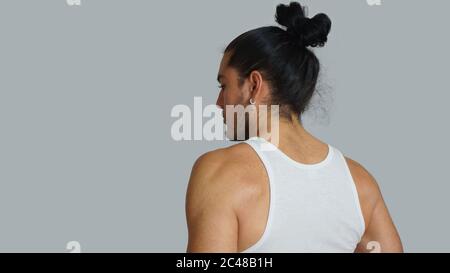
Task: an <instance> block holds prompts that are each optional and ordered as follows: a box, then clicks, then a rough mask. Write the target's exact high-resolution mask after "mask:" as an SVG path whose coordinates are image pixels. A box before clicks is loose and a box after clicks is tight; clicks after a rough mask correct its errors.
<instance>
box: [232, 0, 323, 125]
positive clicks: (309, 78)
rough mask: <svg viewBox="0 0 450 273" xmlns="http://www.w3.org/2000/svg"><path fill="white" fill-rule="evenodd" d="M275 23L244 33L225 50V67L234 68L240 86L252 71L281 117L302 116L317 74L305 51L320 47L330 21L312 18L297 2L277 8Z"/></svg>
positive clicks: (316, 65)
mask: <svg viewBox="0 0 450 273" xmlns="http://www.w3.org/2000/svg"><path fill="white" fill-rule="evenodd" d="M275 19H276V22H277V23H278V24H280V25H281V26H283V27H284V28H282V27H278V26H268V27H261V28H257V29H254V30H250V31H248V32H245V33H243V34H241V35H240V36H238V37H237V38H235V39H234V40H233V41H232V42H231V43H230V44H229V45H228V46H227V47H226V49H225V53H228V52H229V53H230V59H229V62H228V65H229V66H231V67H233V68H235V69H236V70H237V71H238V73H239V77H240V84H242V83H243V80H244V79H245V78H247V77H248V76H249V75H250V73H251V72H252V71H254V70H257V71H259V72H260V73H261V74H262V75H263V77H264V79H265V80H267V81H268V82H269V84H270V87H271V104H277V105H280V115H285V116H288V117H290V114H291V113H292V112H294V113H295V114H298V115H300V114H302V113H303V112H304V111H305V109H306V108H307V106H308V104H309V102H310V100H311V97H312V95H313V93H314V91H315V88H316V83H317V79H318V75H319V71H320V63H319V60H318V59H317V57H316V55H315V54H314V53H313V52H312V51H311V50H310V49H309V48H308V47H323V46H324V45H325V43H326V42H327V36H328V33H329V32H330V29H331V20H330V18H329V17H328V16H327V15H326V14H323V13H320V14H317V15H315V16H314V17H312V18H308V17H307V16H306V15H305V8H304V7H302V6H301V5H300V4H299V3H297V2H291V3H290V4H289V5H283V4H280V5H278V6H277V8H276V15H275Z"/></svg>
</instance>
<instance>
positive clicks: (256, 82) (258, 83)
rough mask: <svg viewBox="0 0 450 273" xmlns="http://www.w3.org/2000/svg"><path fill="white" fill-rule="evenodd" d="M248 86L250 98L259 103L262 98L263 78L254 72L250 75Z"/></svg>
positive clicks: (257, 72) (256, 71)
mask: <svg viewBox="0 0 450 273" xmlns="http://www.w3.org/2000/svg"><path fill="white" fill-rule="evenodd" d="M249 85H250V86H249V89H250V90H249V91H250V93H249V94H250V97H251V98H253V99H254V100H255V101H257V102H260V101H261V100H262V98H263V97H264V94H262V93H263V90H262V86H263V77H262V75H261V73H260V72H259V71H258V70H254V71H252V72H251V73H250V76H249Z"/></svg>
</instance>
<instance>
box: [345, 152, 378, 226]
mask: <svg viewBox="0 0 450 273" xmlns="http://www.w3.org/2000/svg"><path fill="white" fill-rule="evenodd" d="M345 160H346V161H347V165H348V167H349V170H350V173H351V175H352V178H353V181H354V182H355V185H356V188H357V191H358V196H359V199H360V203H361V205H362V206H361V208H362V209H363V213H364V216H365V217H364V218H365V220H366V226H367V224H368V223H367V222H368V221H367V220H369V219H371V216H372V211H373V209H374V208H375V205H376V204H377V202H378V201H379V200H380V198H382V196H381V191H380V188H379V185H378V182H377V181H376V179H375V177H374V176H373V175H372V174H371V173H370V172H369V171H368V170H367V168H366V167H364V166H363V165H362V164H361V163H359V162H357V161H355V160H353V159H351V158H349V157H345Z"/></svg>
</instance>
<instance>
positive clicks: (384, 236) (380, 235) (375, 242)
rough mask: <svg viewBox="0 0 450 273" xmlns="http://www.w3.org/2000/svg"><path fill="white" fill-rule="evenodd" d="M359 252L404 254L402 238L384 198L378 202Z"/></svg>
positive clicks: (358, 248) (358, 249)
mask: <svg viewBox="0 0 450 273" xmlns="http://www.w3.org/2000/svg"><path fill="white" fill-rule="evenodd" d="M356 251H357V252H372V251H373V252H403V247H402V243H401V240H400V236H399V234H398V232H397V229H396V228H395V225H394V223H393V221H392V218H391V216H390V214H389V211H388V209H387V207H386V204H385V202H384V200H383V198H382V197H381V196H380V198H379V200H378V201H377V203H376V205H375V207H374V210H373V213H372V217H371V219H370V222H369V226H368V228H367V230H366V232H365V233H364V235H363V238H362V240H361V242H360V243H359V245H358V247H357V250H356Z"/></svg>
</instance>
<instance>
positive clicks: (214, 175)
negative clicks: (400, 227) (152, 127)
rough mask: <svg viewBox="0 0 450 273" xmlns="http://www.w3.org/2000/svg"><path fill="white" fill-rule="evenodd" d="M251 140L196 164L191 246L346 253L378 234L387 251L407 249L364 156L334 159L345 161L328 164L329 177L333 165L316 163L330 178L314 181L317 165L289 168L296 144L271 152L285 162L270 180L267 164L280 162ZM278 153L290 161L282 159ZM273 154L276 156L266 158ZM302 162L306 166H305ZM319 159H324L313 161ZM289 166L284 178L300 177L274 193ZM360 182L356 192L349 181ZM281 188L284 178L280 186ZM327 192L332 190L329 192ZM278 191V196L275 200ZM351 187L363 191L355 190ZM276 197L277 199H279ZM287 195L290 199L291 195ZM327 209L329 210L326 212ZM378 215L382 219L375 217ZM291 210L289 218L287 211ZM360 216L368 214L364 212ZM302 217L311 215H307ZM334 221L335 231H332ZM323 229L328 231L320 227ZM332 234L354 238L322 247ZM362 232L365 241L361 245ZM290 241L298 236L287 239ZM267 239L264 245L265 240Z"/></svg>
mask: <svg viewBox="0 0 450 273" xmlns="http://www.w3.org/2000/svg"><path fill="white" fill-rule="evenodd" d="M249 144H251V143H249V141H247V143H240V144H237V145H233V146H231V147H229V148H225V149H219V150H216V151H213V152H209V153H206V154H205V155H203V156H201V157H200V158H199V159H198V160H197V162H196V163H195V164H194V168H193V171H192V175H191V179H190V182H189V187H188V193H187V198H186V215H187V221H188V228H189V242H188V247H187V251H188V252H242V251H263V252H271V251H282V252H290V251H291V252H303V251H309V252H322V251H323V252H342V251H348V250H350V246H353V243H354V244H355V245H354V248H355V249H354V250H357V251H364V250H366V248H365V246H366V244H367V243H368V242H369V241H373V240H379V241H380V244H382V245H383V248H384V249H383V250H385V251H394V250H396V249H398V248H399V247H400V248H401V246H399V240H395V239H396V238H398V235H397V234H396V231H395V228H393V225H392V221H391V220H390V217H389V214H388V213H387V210H386V209H385V206H384V202H383V200H382V198H381V194H380V192H379V189H378V187H377V184H376V182H375V180H374V179H373V177H372V176H371V175H370V174H369V173H368V172H367V171H366V170H365V169H364V168H363V167H362V166H361V165H359V164H358V163H357V162H355V161H353V160H351V159H348V158H346V159H345V160H344V159H343V158H344V157H343V156H342V160H343V161H341V164H342V162H345V163H346V164H345V163H344V164H343V165H335V166H341V167H339V169H340V170H328V173H329V176H328V178H324V177H323V174H324V172H323V171H324V170H327V166H323V169H322V171H320V170H319V169H317V170H316V171H315V173H317V177H321V175H322V178H321V179H322V180H320V179H319V180H318V181H319V182H320V181H322V184H323V185H324V186H323V187H319V186H318V185H319V184H318V183H317V179H316V183H315V185H314V184H312V183H313V181H314V179H309V180H308V179H307V177H310V176H311V172H306V171H305V170H297V174H293V171H294V172H295V171H296V170H295V169H292V168H291V169H289V168H288V169H285V170H284V168H285V167H284V164H287V163H288V162H289V159H290V160H291V162H290V163H294V162H296V161H294V160H293V159H292V158H290V157H288V156H287V154H292V152H293V151H288V150H289V149H288V148H286V149H284V151H286V153H284V152H282V151H281V150H280V149H278V153H277V156H281V157H274V158H275V159H274V158H272V159H271V161H277V162H279V163H275V164H278V167H276V169H277V170H278V171H280V172H279V173H278V174H276V177H275V178H273V177H272V180H274V181H270V180H271V179H269V174H268V171H267V169H268V168H272V167H270V166H272V165H273V162H272V163H268V162H264V157H265V156H264V155H263V156H262V157H261V155H260V154H259V153H258V152H257V151H255V149H254V148H255V147H252V146H251V145H249ZM319 144H322V145H326V144H323V143H317V145H319ZM291 146H295V145H291ZM326 146H328V145H326ZM288 147H289V146H288ZM330 147H331V148H333V147H332V146H330ZM333 149H334V148H333ZM314 150H316V151H319V150H321V149H317V148H316V149H314ZM322 150H323V149H322ZM334 151H335V154H334V155H335V156H337V155H338V152H339V151H338V150H334ZM269 154H270V153H269ZM318 154H321V156H322V157H323V155H324V154H323V153H316V154H311V155H310V156H309V158H316V159H315V160H313V161H314V162H315V161H316V160H317V158H318ZM328 155H329V154H328V153H326V156H327V157H326V158H324V160H319V162H320V163H319V164H321V163H322V162H323V161H326V159H327V158H328ZM278 158H284V159H283V160H286V159H287V160H288V161H283V160H281V161H280V160H278ZM335 159H336V158H335ZM266 161H270V160H268V159H267V158H266ZM305 161H307V160H305ZM336 162H339V161H336ZM297 163H298V164H299V165H300V166H303V165H305V164H302V163H300V162H297ZM280 164H281V165H280ZM294 164H295V163H294ZM334 164H338V163H334ZM268 165H269V167H268ZM288 165H289V164H288ZM313 165H317V164H310V165H308V166H313ZM347 166H348V167H347ZM291 167H293V166H291ZM295 167H298V166H295ZM331 167H332V166H331ZM344 167H347V169H345V168H344ZM280 168H281V169H280ZM328 169H329V168H328ZM287 170H289V171H287ZM333 171H334V172H335V173H333ZM336 171H339V172H338V173H340V174H341V176H340V179H341V180H342V181H341V182H339V181H340V180H336V181H334V184H333V181H331V180H332V179H336V178H332V177H333V176H336V175H337V174H338V173H336ZM346 171H347V173H348V174H350V173H351V176H350V175H349V176H348V177H347V178H349V180H346V179H347V178H345V174H346ZM284 173H290V177H288V178H286V177H285V178H284V180H286V179H287V181H291V182H292V183H295V184H292V185H291V186H286V185H284V186H283V188H284V189H283V188H282V187H279V189H280V190H279V191H277V194H276V195H275V194H274V192H273V191H271V190H272V187H271V186H273V184H271V183H283V184H286V182H282V181H281V179H279V178H278V177H280V176H281V177H283V176H285V175H284ZM330 178H332V179H330ZM352 178H353V179H352ZM279 180H280V181H279ZM295 180H296V181H295ZM353 181H354V185H353V186H354V190H355V191H354V192H353V193H352V188H351V187H348V186H349V183H347V182H351V183H353ZM326 183H328V184H326ZM336 183H342V185H344V186H339V185H336ZM327 185H328V186H327ZM314 186H315V187H314ZM355 186H356V187H355ZM276 187H277V185H275V187H274V188H276ZM333 187H334V188H333ZM356 189H357V191H356ZM324 193H327V194H329V196H328V197H327V196H324ZM271 194H272V195H273V198H272V200H271ZM351 194H356V195H353V196H352V195H351ZM336 196H338V197H339V196H341V198H338V199H336ZM292 197H294V198H292ZM352 198H354V199H352ZM293 199H294V200H293ZM342 199H343V200H342ZM276 200H278V201H277V202H275V201H276ZM280 200H281V201H280ZM286 200H291V201H289V202H287V201H286ZM271 201H272V203H271ZM355 201H357V202H358V203H356V202H355ZM332 202H336V203H335V204H333V203H332ZM277 203H278V207H277ZM274 204H275V206H274ZM306 204H310V205H309V206H307V205H306ZM315 205H316V206H315ZM339 205H340V206H341V207H339ZM271 206H272V207H271ZM282 206H284V207H282ZM273 207H275V208H277V209H274V208H273ZM321 208H322V209H321ZM271 210H272V214H276V215H277V216H276V217H274V216H273V215H272V217H270V216H271V213H270V211H271ZM274 211H275V212H276V213H274ZM287 212H288V213H287ZM327 213H328V214H329V215H325V214H327ZM358 213H359V214H358ZM321 214H323V215H321ZM374 215H375V216H376V217H375V218H376V219H375V221H371V220H372V218H374V217H373V216H374ZM288 216H289V218H286V217H288ZM359 216H361V217H360V218H361V219H359V218H358V217H359ZM362 216H363V217H362ZM283 217H284V218H283ZM324 217H326V218H324ZM331 218H335V221H334V222H333V221H331V220H330V219H331ZM318 219H319V220H318ZM320 219H323V220H320ZM302 220H303V221H304V222H301V221H302ZM358 221H359V222H358ZM342 223H344V224H342ZM361 223H365V225H364V226H363V225H362V224H361ZM295 225H297V227H295ZM333 225H334V226H333ZM358 225H359V226H358ZM289 226H290V227H289ZM268 227H269V228H268ZM270 227H272V231H271V232H269V231H270ZM333 227H334V229H336V230H334V231H333V230H329V229H333ZM344 227H347V228H348V230H344V229H345V228H344ZM338 229H341V230H340V231H339V230H338ZM380 229H383V230H384V232H380ZM315 230H317V231H319V232H316V231H315ZM320 230H327V231H325V232H322V233H320ZM313 231H314V232H313ZM385 231H388V232H385ZM311 232H312V233H311ZM333 232H336V234H334V233H333ZM358 232H360V234H359V233H358ZM363 232H364V234H363ZM339 234H341V235H339ZM351 234H353V235H351ZM358 234H359V235H360V237H359V238H358ZM326 236H330V237H329V238H333V236H334V237H335V239H336V238H337V237H336V236H343V237H342V238H345V240H347V241H345V240H344V239H342V240H341V241H340V242H341V245H342V246H343V245H344V244H345V243H342V242H344V241H345V242H347V243H346V245H345V247H342V248H339V247H336V248H332V247H329V246H326V245H325V246H323V247H322V248H321V247H320V246H319V245H324V242H328V243H329V245H332V244H333V240H331V239H324V238H328V237H326ZM351 236H353V237H351ZM355 236H356V237H355ZM311 237H318V238H319V237H320V238H322V241H320V240H316V242H317V244H316V245H314V239H313V238H311ZM283 238H285V241H286V242H284V244H283V242H281V241H283ZM359 239H361V241H360V243H359V244H358V245H356V244H357V243H358V241H359ZM289 240H290V241H291V243H288V241H289ZM355 240H356V241H355ZM264 241H265V242H264ZM271 241H277V242H278V243H277V244H279V246H278V247H279V248H276V247H277V246H275V244H274V243H272V242H271ZM337 241H339V239H338V240H337ZM397 241H398V242H397ZM263 243H264V244H265V248H264V247H263V246H262V245H263ZM296 244H297V245H296ZM287 246H289V247H287ZM283 247H284V248H283ZM352 250H353V249H352Z"/></svg>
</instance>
